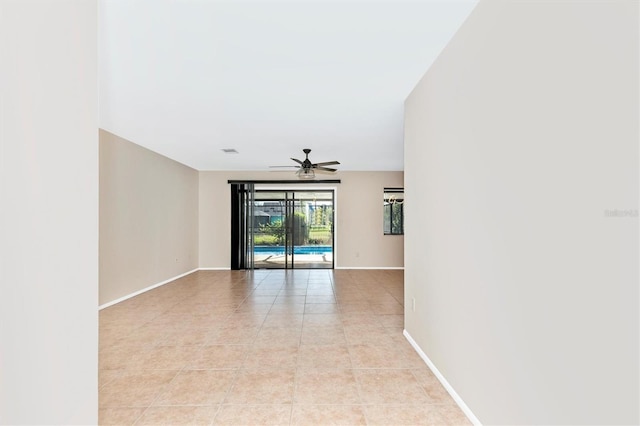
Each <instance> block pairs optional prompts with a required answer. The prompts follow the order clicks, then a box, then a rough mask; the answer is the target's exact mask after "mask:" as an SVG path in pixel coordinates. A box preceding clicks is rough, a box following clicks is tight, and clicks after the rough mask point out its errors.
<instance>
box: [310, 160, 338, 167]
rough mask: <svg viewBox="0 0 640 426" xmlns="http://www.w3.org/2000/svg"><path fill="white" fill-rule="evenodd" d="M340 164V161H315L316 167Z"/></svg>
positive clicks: (314, 165)
mask: <svg viewBox="0 0 640 426" xmlns="http://www.w3.org/2000/svg"><path fill="white" fill-rule="evenodd" d="M338 164H340V162H339V161H325V162H323V163H314V164H313V167H316V166H333V165H336V166H337V165H338Z"/></svg>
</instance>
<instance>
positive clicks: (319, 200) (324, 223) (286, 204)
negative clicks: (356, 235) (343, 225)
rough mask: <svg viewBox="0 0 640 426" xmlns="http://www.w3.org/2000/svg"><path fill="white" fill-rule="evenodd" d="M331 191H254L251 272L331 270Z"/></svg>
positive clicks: (332, 215)
mask: <svg viewBox="0 0 640 426" xmlns="http://www.w3.org/2000/svg"><path fill="white" fill-rule="evenodd" d="M333 204H334V203H333V191H330V190H328V191H273V190H256V191H255V193H254V201H253V208H252V210H253V211H252V214H253V221H252V222H253V226H252V228H251V229H252V231H253V232H252V238H251V241H252V243H253V244H252V247H253V256H252V258H253V259H252V260H253V267H254V268H276V269H292V268H298V269H309V268H314V269H315V268H333V220H334V210H333Z"/></svg>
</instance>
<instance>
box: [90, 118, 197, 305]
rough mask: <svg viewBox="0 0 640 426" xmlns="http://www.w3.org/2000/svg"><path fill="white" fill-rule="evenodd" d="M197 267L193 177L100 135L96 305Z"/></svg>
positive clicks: (193, 173) (189, 171) (163, 159)
mask: <svg viewBox="0 0 640 426" xmlns="http://www.w3.org/2000/svg"><path fill="white" fill-rule="evenodd" d="M197 267H198V172H197V171H196V170H194V169H191V168H189V167H187V166H184V165H182V164H180V163H178V162H176V161H173V160H170V159H168V158H166V157H163V156H161V155H159V154H156V153H154V152H152V151H149V150H147V149H145V148H142V147H141V146H138V145H135V144H133V143H131V142H129V141H126V140H124V139H122V138H120V137H118V136H115V135H113V134H111V133H109V132H106V131H104V130H101V131H100V304H105V303H108V302H111V301H113V300H116V299H118V298H120V297H123V296H126V295H129V294H131V293H135V292H136V291H139V290H142V289H144V288H146V287H149V286H151V285H154V284H157V283H159V282H162V281H165V280H167V279H170V278H172V277H175V276H177V275H180V274H182V273H184V272H188V271H190V270H193V269H195V268H197Z"/></svg>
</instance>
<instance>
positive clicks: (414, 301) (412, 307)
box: [411, 297, 416, 312]
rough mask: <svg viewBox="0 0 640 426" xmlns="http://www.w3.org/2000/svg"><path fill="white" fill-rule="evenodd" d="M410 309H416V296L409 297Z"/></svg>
mask: <svg viewBox="0 0 640 426" xmlns="http://www.w3.org/2000/svg"><path fill="white" fill-rule="evenodd" d="M411 309H413V312H415V311H416V298H415V297H412V298H411Z"/></svg>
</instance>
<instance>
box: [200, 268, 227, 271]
mask: <svg viewBox="0 0 640 426" xmlns="http://www.w3.org/2000/svg"><path fill="white" fill-rule="evenodd" d="M230 270H231V268H198V271H230Z"/></svg>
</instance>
